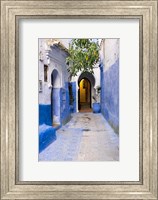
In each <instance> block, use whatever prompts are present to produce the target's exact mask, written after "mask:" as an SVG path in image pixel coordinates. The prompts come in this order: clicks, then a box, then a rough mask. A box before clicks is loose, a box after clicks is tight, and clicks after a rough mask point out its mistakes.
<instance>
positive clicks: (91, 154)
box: [39, 112, 119, 161]
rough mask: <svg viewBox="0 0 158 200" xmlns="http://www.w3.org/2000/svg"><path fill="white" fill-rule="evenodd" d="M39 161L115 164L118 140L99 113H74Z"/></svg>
mask: <svg viewBox="0 0 158 200" xmlns="http://www.w3.org/2000/svg"><path fill="white" fill-rule="evenodd" d="M56 136H57V140H56V141H54V142H53V143H52V144H50V145H49V146H48V147H47V148H46V149H44V150H43V151H42V152H41V153H40V154H39V161H118V160H119V136H118V134H116V133H115V132H114V131H113V129H112V128H111V127H110V125H109V124H108V122H107V121H106V120H105V119H104V117H103V116H102V114H101V113H99V114H94V113H92V112H87V113H75V114H73V115H72V118H71V120H70V121H69V122H68V123H67V124H66V125H64V126H62V127H61V128H60V129H59V130H57V131H56Z"/></svg>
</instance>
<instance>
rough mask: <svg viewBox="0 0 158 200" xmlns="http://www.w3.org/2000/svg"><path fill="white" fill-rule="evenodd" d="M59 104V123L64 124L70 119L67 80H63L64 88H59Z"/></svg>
mask: <svg viewBox="0 0 158 200" xmlns="http://www.w3.org/2000/svg"><path fill="white" fill-rule="evenodd" d="M60 95H61V98H60V106H61V123H62V124H65V123H67V122H68V121H69V119H70V117H71V116H70V104H69V102H70V97H69V88H68V82H65V88H62V89H61V92H60Z"/></svg>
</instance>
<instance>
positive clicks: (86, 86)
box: [78, 78, 91, 112]
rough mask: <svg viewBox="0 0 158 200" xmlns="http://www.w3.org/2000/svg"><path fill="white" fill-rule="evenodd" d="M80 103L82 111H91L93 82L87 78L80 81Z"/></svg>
mask: <svg viewBox="0 0 158 200" xmlns="http://www.w3.org/2000/svg"><path fill="white" fill-rule="evenodd" d="M78 105H79V111H80V112H84V111H85V112H91V83H90V81H89V80H88V79H87V78H83V79H82V80H81V81H80V82H79V91H78Z"/></svg>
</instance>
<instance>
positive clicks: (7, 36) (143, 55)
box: [1, 0, 157, 199]
mask: <svg viewBox="0 0 158 200" xmlns="http://www.w3.org/2000/svg"><path fill="white" fill-rule="evenodd" d="M52 11H53V12H52ZM52 13H53V14H52ZM63 17H64V18H65V17H68V18H83V19H84V18H98V19H99V18H114V19H122V18H123V19H124V18H127V19H131V18H137V19H139V24H140V55H139V58H140V77H139V79H140V86H139V87H140V88H139V91H140V101H139V106H140V112H139V113H140V116H139V123H140V136H139V137H140V144H139V155H140V160H139V175H140V178H139V181H126V182H124V181H119V182H118V181H115V182H111V181H86V182H82V181H76V182H75V181H70V182H66V181H58V182H51V181H49V182H47V181H44V182H43V181H42V182H37V181H29V182H28V181H26V182H25V181H19V174H18V172H19V159H18V154H19V106H18V105H19V104H18V99H19V92H18V86H19V78H18V76H19V67H20V66H19V51H18V49H19V48H18V47H19V40H18V37H19V35H18V34H19V32H18V21H19V19H22V18H30V19H35V18H36V19H39V18H41V19H42V18H45V19H47V18H61V19H62V18H63ZM1 22H2V23H1V199H157V0H153V1H145V0H140V1H139V0H136V1H130V0H129V1H123V0H118V1H106V0H103V1H101V0H98V1H78V0H77V1H60V0H59V1H38V0H33V1H23V0H20V1H14V0H11V1H5V0H1Z"/></svg>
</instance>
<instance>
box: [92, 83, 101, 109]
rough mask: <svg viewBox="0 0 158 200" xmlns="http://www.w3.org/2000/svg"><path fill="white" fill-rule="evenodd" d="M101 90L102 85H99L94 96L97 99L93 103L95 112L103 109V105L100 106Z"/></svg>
mask: <svg viewBox="0 0 158 200" xmlns="http://www.w3.org/2000/svg"><path fill="white" fill-rule="evenodd" d="M100 91H101V87H100V86H97V87H96V94H95V96H93V97H92V98H93V100H94V101H95V102H94V103H93V113H100V111H101V106H100V102H99V97H100Z"/></svg>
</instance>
